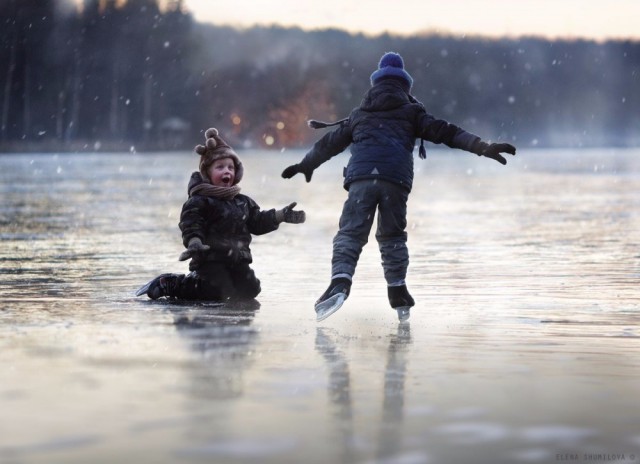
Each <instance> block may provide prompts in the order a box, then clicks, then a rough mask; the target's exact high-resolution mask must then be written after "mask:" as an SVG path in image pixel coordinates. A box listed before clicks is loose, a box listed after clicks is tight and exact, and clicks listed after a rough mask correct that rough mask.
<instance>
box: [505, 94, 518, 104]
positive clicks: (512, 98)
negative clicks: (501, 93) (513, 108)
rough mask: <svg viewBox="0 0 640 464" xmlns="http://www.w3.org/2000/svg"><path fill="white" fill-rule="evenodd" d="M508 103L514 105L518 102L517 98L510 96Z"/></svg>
mask: <svg viewBox="0 0 640 464" xmlns="http://www.w3.org/2000/svg"><path fill="white" fill-rule="evenodd" d="M507 101H508V102H509V103H510V104H511V105H513V104H514V103H515V102H516V97H514V96H513V95H509V98H508V99H507Z"/></svg>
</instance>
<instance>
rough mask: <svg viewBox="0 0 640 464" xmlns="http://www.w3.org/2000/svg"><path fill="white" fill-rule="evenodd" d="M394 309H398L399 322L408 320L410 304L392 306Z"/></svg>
mask: <svg viewBox="0 0 640 464" xmlns="http://www.w3.org/2000/svg"><path fill="white" fill-rule="evenodd" d="M394 309H395V310H396V311H398V320H399V321H400V322H404V321H408V320H409V316H411V312H410V310H411V306H399V307H397V308H394Z"/></svg>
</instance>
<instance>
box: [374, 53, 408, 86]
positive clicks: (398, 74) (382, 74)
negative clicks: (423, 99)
mask: <svg viewBox="0 0 640 464" xmlns="http://www.w3.org/2000/svg"><path fill="white" fill-rule="evenodd" d="M386 78H395V79H401V80H403V81H404V82H406V84H407V85H408V86H409V88H408V90H411V87H412V86H413V78H412V77H411V76H410V75H409V73H408V72H407V71H405V69H404V60H403V59H402V56H400V54H399V53H395V52H387V53H385V54H384V55H382V58H380V62H379V63H378V69H376V70H375V71H374V72H373V73H372V74H371V85H374V84H376V83H377V82H378V81H379V80H380V79H386Z"/></svg>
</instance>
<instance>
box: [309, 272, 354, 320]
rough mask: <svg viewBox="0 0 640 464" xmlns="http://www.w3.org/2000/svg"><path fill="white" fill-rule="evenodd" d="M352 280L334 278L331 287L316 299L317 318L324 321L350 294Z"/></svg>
mask: <svg viewBox="0 0 640 464" xmlns="http://www.w3.org/2000/svg"><path fill="white" fill-rule="evenodd" d="M350 290H351V281H350V280H349V279H334V280H332V281H331V283H330V284H329V288H327V290H326V291H325V292H324V293H323V294H322V296H321V297H320V298H319V299H318V301H316V304H315V310H316V320H317V321H323V320H325V319H326V318H328V317H329V316H331V315H332V314H333V313H335V312H336V311H337V310H339V309H340V307H341V306H342V304H343V303H344V302H345V300H346V299H347V297H348V296H349V291H350Z"/></svg>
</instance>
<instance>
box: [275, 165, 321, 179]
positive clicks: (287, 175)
mask: <svg viewBox="0 0 640 464" xmlns="http://www.w3.org/2000/svg"><path fill="white" fill-rule="evenodd" d="M300 172H301V173H303V174H304V177H305V179H306V180H307V182H311V176H312V175H313V170H311V171H309V170H307V169H303V168H302V166H301V165H300V164H292V165H291V166H289V167H288V168H286V169H285V170H284V171H282V177H283V178H284V179H291V178H292V177H293V176H295V175H296V174H298V173H300Z"/></svg>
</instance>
